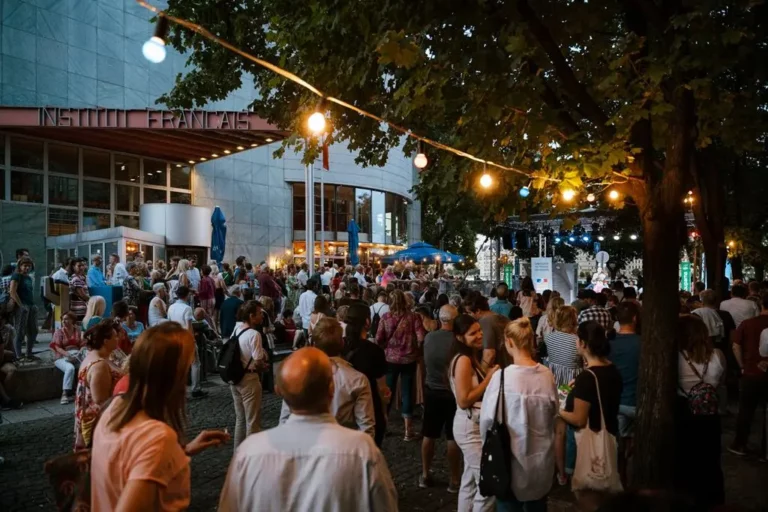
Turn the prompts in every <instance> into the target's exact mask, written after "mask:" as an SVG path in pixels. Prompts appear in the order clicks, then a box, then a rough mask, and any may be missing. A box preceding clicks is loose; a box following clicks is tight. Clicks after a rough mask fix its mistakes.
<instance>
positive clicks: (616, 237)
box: [613, 235, 621, 242]
mask: <svg viewBox="0 0 768 512" xmlns="http://www.w3.org/2000/svg"><path fill="white" fill-rule="evenodd" d="M620 238H621V237H620V236H619V235H613V239H614V240H616V241H617V242H618V241H619V239H620Z"/></svg>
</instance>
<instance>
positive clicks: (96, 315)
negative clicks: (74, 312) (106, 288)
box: [82, 295, 107, 331]
mask: <svg viewBox="0 0 768 512" xmlns="http://www.w3.org/2000/svg"><path fill="white" fill-rule="evenodd" d="M106 309H107V302H106V301H105V300H104V297H102V296H100V295H94V296H93V297H91V298H90V299H88V305H87V306H86V308H85V317H83V324H82V329H83V331H87V330H88V329H90V328H91V327H93V326H94V325H96V324H98V323H99V322H101V320H102V318H101V317H102V316H103V315H104V311H105V310H106Z"/></svg>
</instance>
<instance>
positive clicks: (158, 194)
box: [144, 188, 168, 204]
mask: <svg viewBox="0 0 768 512" xmlns="http://www.w3.org/2000/svg"><path fill="white" fill-rule="evenodd" d="M167 202H168V197H167V194H166V192H165V190H158V189H156V188H145V189H144V204H147V203H167Z"/></svg>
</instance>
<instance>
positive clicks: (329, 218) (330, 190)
mask: <svg viewBox="0 0 768 512" xmlns="http://www.w3.org/2000/svg"><path fill="white" fill-rule="evenodd" d="M335 191H336V186H335V185H324V190H323V201H322V202H323V203H325V204H324V206H323V209H322V214H323V216H324V217H325V224H324V226H322V227H324V228H325V231H336V222H335V220H334V219H335V217H336V211H335V205H336V199H335V198H334V194H335ZM320 203H321V201H320V184H316V185H315V231H320V228H321V224H320V213H321V208H320ZM346 229H347V227H346V226H344V229H343V230H341V231H346Z"/></svg>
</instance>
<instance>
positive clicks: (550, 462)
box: [480, 364, 559, 501]
mask: <svg viewBox="0 0 768 512" xmlns="http://www.w3.org/2000/svg"><path fill="white" fill-rule="evenodd" d="M502 371H503V372H504V390H503V393H502V396H503V397H504V410H505V413H506V418H505V420H506V422H505V423H506V426H507V430H508V431H509V436H510V440H511V448H512V454H513V455H514V457H512V490H513V491H514V492H515V497H517V499H518V500H521V501H531V500H538V499H540V498H543V497H545V496H546V495H547V493H549V490H550V489H551V487H552V473H554V472H555V418H556V416H557V412H558V408H559V403H558V399H557V390H556V388H555V378H554V377H553V376H552V372H551V371H549V369H548V368H546V367H545V366H542V365H541V364H537V365H536V366H520V365H515V364H513V365H510V366H508V367H507V368H505V369H504V370H500V371H498V372H496V373H495V374H494V375H493V377H491V382H489V383H488V388H487V389H486V390H485V394H484V395H483V405H482V407H481V410H480V435H481V436H482V438H483V441H485V436H486V434H487V433H488V430H489V429H490V428H491V426H493V423H494V419H495V418H496V414H497V405H498V400H499V386H500V385H501V372H502Z"/></svg>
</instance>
